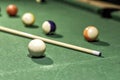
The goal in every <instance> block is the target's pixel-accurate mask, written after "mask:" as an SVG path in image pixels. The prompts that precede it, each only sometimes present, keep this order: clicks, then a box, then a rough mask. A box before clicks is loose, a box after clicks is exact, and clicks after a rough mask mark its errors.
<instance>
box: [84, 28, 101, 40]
mask: <svg viewBox="0 0 120 80" xmlns="http://www.w3.org/2000/svg"><path fill="white" fill-rule="evenodd" d="M98 34H99V31H98V29H97V28H96V27H95V26H88V27H86V28H85V29H84V31H83V36H84V38H85V39H86V40H87V41H96V39H97V37H98Z"/></svg>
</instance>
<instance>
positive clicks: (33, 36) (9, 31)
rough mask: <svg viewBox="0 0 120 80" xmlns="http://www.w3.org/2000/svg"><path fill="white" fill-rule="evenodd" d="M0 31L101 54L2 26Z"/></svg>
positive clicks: (97, 54)
mask: <svg viewBox="0 0 120 80" xmlns="http://www.w3.org/2000/svg"><path fill="white" fill-rule="evenodd" d="M0 30H1V31H4V32H8V33H12V34H15V35H19V36H23V37H27V38H31V39H41V40H43V41H44V42H46V43H51V44H54V45H58V46H62V47H66V48H70V49H73V50H77V51H82V52H86V53H90V54H92V55H96V56H101V52H99V51H96V50H91V49H87V48H83V47H79V46H75V45H71V44H67V43H63V42H59V41H55V40H51V39H47V38H43V37H40V36H36V35H32V34H29V33H25V32H21V31H18V30H14V29H10V28H6V27H3V26H0Z"/></svg>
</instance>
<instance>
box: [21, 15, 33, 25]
mask: <svg viewBox="0 0 120 80" xmlns="http://www.w3.org/2000/svg"><path fill="white" fill-rule="evenodd" d="M22 22H23V23H24V24H25V25H28V26H29V25H33V24H34V22H35V16H34V15H33V14H32V13H24V14H23V16H22Z"/></svg>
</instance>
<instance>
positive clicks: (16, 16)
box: [9, 15, 20, 18]
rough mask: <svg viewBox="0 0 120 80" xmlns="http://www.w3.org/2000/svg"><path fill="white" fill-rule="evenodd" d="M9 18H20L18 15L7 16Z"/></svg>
mask: <svg viewBox="0 0 120 80" xmlns="http://www.w3.org/2000/svg"><path fill="white" fill-rule="evenodd" d="M9 17H10V18H20V16H19V15H15V16H10V15H9Z"/></svg>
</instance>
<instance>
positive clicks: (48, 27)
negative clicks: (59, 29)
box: [42, 20, 56, 34]
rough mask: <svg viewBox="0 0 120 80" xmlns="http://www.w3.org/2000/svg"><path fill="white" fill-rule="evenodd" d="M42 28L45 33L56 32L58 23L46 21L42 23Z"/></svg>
mask: <svg viewBox="0 0 120 80" xmlns="http://www.w3.org/2000/svg"><path fill="white" fill-rule="evenodd" d="M42 30H43V32H44V33H45V34H54V33H55V31H56V24H55V23H54V22H53V21H51V20H48V21H44V22H43V24H42Z"/></svg>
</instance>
